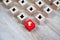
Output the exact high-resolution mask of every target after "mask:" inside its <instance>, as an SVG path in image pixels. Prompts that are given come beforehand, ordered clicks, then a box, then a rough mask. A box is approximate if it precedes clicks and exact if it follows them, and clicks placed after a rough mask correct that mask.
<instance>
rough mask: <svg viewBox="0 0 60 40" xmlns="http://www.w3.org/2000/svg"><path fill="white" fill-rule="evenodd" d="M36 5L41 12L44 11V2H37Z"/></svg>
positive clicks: (39, 0)
mask: <svg viewBox="0 0 60 40" xmlns="http://www.w3.org/2000/svg"><path fill="white" fill-rule="evenodd" d="M35 4H36V8H37V9H39V10H40V9H42V8H43V6H44V2H43V1H42V0H38V1H37V2H35Z"/></svg>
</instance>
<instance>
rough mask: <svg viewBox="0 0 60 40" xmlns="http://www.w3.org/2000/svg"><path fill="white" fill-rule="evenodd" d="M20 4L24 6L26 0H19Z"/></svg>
mask: <svg viewBox="0 0 60 40" xmlns="http://www.w3.org/2000/svg"><path fill="white" fill-rule="evenodd" d="M19 3H20V5H21V6H25V5H26V4H27V0H19Z"/></svg>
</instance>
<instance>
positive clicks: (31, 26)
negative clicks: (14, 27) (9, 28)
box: [24, 19, 35, 31]
mask: <svg viewBox="0 0 60 40" xmlns="http://www.w3.org/2000/svg"><path fill="white" fill-rule="evenodd" d="M24 25H25V27H26V28H27V29H28V31H32V30H33V29H34V28H35V23H34V22H33V21H32V20H31V19H29V20H27V21H26V22H25V23H24Z"/></svg>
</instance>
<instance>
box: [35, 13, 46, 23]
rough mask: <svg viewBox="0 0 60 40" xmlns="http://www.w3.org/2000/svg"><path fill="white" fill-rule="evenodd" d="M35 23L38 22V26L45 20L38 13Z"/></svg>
mask: <svg viewBox="0 0 60 40" xmlns="http://www.w3.org/2000/svg"><path fill="white" fill-rule="evenodd" d="M35 19H36V21H37V22H38V24H40V22H42V21H44V20H45V17H44V16H43V15H42V14H41V13H39V14H38V15H36V16H35Z"/></svg>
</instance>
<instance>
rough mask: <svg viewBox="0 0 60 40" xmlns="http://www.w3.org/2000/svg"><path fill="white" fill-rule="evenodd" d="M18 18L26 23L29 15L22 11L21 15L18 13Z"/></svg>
mask: <svg viewBox="0 0 60 40" xmlns="http://www.w3.org/2000/svg"><path fill="white" fill-rule="evenodd" d="M17 18H18V19H19V21H20V22H22V23H24V21H25V20H26V19H27V15H25V13H23V12H22V13H20V14H19V15H17Z"/></svg>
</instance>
